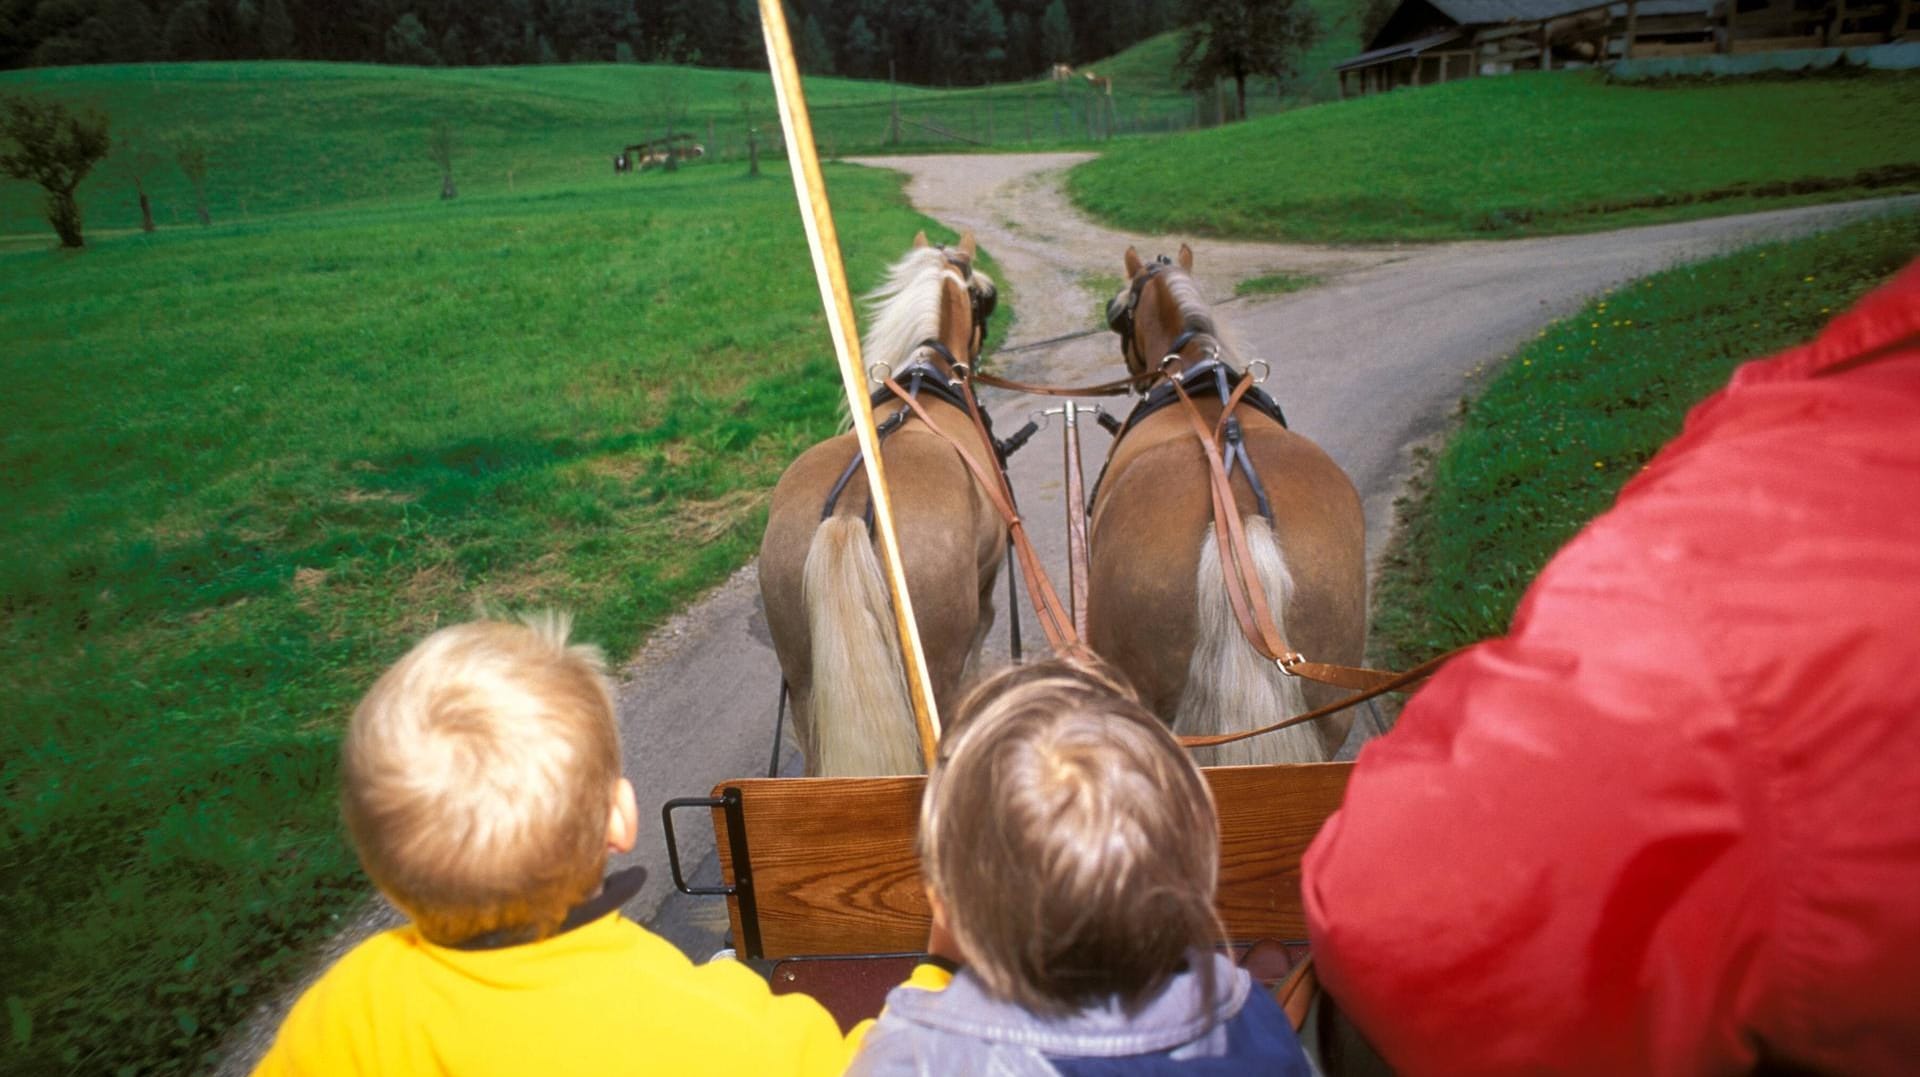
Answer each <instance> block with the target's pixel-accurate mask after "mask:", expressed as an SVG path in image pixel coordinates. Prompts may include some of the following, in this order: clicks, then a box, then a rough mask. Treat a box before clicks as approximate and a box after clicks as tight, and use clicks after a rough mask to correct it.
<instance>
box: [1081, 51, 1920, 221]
mask: <svg viewBox="0 0 1920 1077" xmlns="http://www.w3.org/2000/svg"><path fill="white" fill-rule="evenodd" d="M1068 189H1069V191H1070V193H1071V194H1072V196H1073V198H1074V200H1075V201H1076V202H1077V203H1078V204H1079V205H1080V206H1081V207H1082V208H1083V209H1085V210H1087V211H1088V212H1090V213H1093V214H1095V215H1098V216H1100V217H1102V218H1104V219H1106V220H1109V221H1111V222H1113V223H1114V224H1116V225H1119V226H1121V227H1125V228H1130V229H1135V230H1138V231H1143V232H1166V231H1182V232H1192V233H1199V234H1203V235H1220V236H1238V237H1245V238H1260V239H1291V240H1305V241H1311V242H1332V243H1339V242H1399V241H1405V240H1442V239H1466V238H1474V237H1499V236H1518V235H1531V234H1541V233H1559V232H1579V231H1593V230H1598V229H1603V228H1617V227H1622V226H1625V225H1630V224H1644V223H1650V222H1654V221H1661V220H1679V219H1687V218H1694V217H1706V216H1718V215H1722V214H1728V213H1740V212H1747V211H1751V210H1757V209H1768V208H1776V207H1780V206H1787V205H1796V204H1801V203H1805V202H1812V201H1836V200H1841V199H1849V198H1864V197H1871V196H1874V195H1883V194H1895V193H1903V192H1908V191H1915V190H1920V77H1916V76H1914V75H1913V74H1911V73H1902V74H1897V75H1896V74H1862V75H1839V76H1829V77H1822V78H1767V79H1751V80H1745V81H1728V82H1710V83H1709V82H1694V83H1667V84H1658V85H1652V84H1649V85H1639V84H1614V83H1609V82H1607V81H1606V80H1604V79H1603V78H1601V77H1598V76H1596V75H1594V74H1592V73H1588V72H1556V73H1548V74H1539V73H1533V74H1518V75H1513V76H1511V77H1505V78H1485V79H1469V80H1463V81H1460V82H1452V83H1446V84H1443V85H1439V86H1429V87H1423V88H1420V89H1417V90H1404V91H1399V92H1395V93H1390V94H1382V95H1376V96H1371V97H1364V98H1357V99H1353V100H1349V101H1342V102H1338V103H1332V104H1326V105H1320V106H1316V107H1313V108H1304V109H1295V110H1293V111H1290V112H1286V113H1283V114H1280V115H1276V116H1268V117H1263V118H1256V119H1254V120H1251V121H1249V122H1248V123H1246V124H1240V125H1234V126H1230V127H1224V128H1216V129H1213V130H1208V131H1195V132H1190V133H1186V134H1181V135H1175V136H1171V137H1168V138H1166V139H1159V140H1153V141H1141V140H1132V141H1128V142H1125V143H1121V144H1116V145H1115V146H1113V147H1112V148H1111V149H1109V150H1108V151H1106V152H1105V153H1103V154H1102V155H1101V157H1100V158H1099V159H1098V160H1094V161H1089V162H1087V163H1086V164H1084V165H1081V166H1080V167H1078V168H1076V169H1074V170H1073V172H1072V173H1071V174H1070V177H1069V181H1068Z"/></svg>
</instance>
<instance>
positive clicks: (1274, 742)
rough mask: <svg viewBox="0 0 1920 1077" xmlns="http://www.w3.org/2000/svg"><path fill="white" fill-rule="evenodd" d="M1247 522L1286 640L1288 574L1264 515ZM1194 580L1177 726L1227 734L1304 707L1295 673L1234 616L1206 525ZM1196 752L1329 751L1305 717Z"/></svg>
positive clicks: (1239, 759) (1288, 756) (1252, 755)
mask: <svg viewBox="0 0 1920 1077" xmlns="http://www.w3.org/2000/svg"><path fill="white" fill-rule="evenodd" d="M1244 523H1245V526H1246V533H1247V547H1248V549H1249V551H1250V552H1251V553H1252V554H1253V563H1254V568H1255V570H1256V571H1257V572H1258V573H1259V576H1260V585H1261V587H1262V588H1263V589H1264V590H1265V592H1266V596H1267V606H1268V608H1269V609H1271V610H1272V611H1273V619H1274V622H1275V625H1276V627H1278V628H1279V629H1280V635H1281V638H1282V639H1286V638H1288V636H1287V625H1286V608H1287V602H1288V600H1289V599H1290V598H1291V597H1292V596H1293V576H1292V574H1291V573H1289V572H1288V571H1287V562H1286V559H1285V558H1284V557H1283V556H1282V555H1281V553H1280V544H1279V543H1277V542H1275V541H1274V538H1273V529H1272V528H1271V527H1270V526H1268V524H1267V521H1266V520H1265V519H1264V518H1263V517H1260V516H1249V517H1247V518H1246V519H1245V521H1244ZM1194 583H1195V588H1194V589H1195V591H1196V593H1197V597H1198V610H1197V612H1198V614H1199V623H1198V625H1197V628H1198V629H1199V632H1198V638H1197V639H1196V640H1195V641H1194V647H1193V658H1192V660H1191V661H1190V662H1189V663H1188V665H1187V686H1186V689H1185V690H1184V691H1183V692H1182V693H1181V695H1180V709H1179V711H1178V712H1177V714H1176V715H1175V718H1174V723H1173V727H1174V732H1176V733H1179V734H1182V735H1209V734H1215V733H1232V732H1237V731H1239V730H1242V729H1252V728H1254V727H1256V726H1263V725H1267V724H1269V723H1271V722H1277V721H1279V720H1280V719H1282V718H1287V717H1292V716H1293V715H1296V714H1301V713H1304V712H1305V711H1306V709H1307V701H1306V696H1305V695H1304V694H1303V693H1302V692H1301V691H1300V679H1299V678H1298V677H1289V676H1287V675H1286V674H1284V673H1282V672H1280V670H1279V669H1278V667H1276V666H1275V665H1274V664H1273V663H1272V662H1271V661H1268V660H1267V659H1265V658H1262V657H1261V656H1260V652H1258V651H1256V650H1254V649H1253V646H1252V645H1251V644H1249V643H1248V642H1247V638H1246V636H1245V635H1244V634H1243V633H1242V632H1241V631H1240V621H1239V619H1238V618H1236V617H1235V616H1234V615H1233V605H1232V601H1231V600H1230V599H1229V598H1228V597H1227V585H1226V580H1225V579H1224V578H1223V577H1222V576H1221V573H1220V544H1219V542H1218V541H1217V538H1216V536H1215V535H1214V532H1213V529H1212V528H1211V527H1210V528H1208V529H1207V538H1206V541H1205V542H1204V543H1203V544H1202V545H1201V548H1200V568H1199V570H1198V575H1197V577H1196V578H1195V581H1194ZM1194 758H1195V759H1196V760H1197V761H1198V762H1200V763H1202V764H1204V765H1214V766H1231V765H1238V764H1246V763H1318V762H1322V761H1324V760H1325V759H1326V758H1327V750H1326V746H1325V745H1324V744H1323V743H1322V742H1321V739H1320V734H1319V732H1318V731H1316V730H1314V729H1313V728H1311V723H1309V724H1307V725H1295V726H1288V727H1287V728H1285V729H1282V730H1279V731H1277V732H1273V733H1268V734H1265V735H1264V736H1259V737H1254V738H1252V739H1250V740H1242V741H1235V742H1234V743H1232V744H1223V745H1221V746H1219V747H1217V748H1202V749H1199V750H1197V751H1195V752H1194Z"/></svg>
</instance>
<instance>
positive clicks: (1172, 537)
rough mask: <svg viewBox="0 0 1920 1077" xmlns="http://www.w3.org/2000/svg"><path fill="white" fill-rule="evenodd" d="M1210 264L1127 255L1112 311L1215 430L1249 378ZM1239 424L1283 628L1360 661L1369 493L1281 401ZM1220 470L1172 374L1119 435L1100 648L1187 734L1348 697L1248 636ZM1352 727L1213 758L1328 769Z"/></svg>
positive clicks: (1298, 646)
mask: <svg viewBox="0 0 1920 1077" xmlns="http://www.w3.org/2000/svg"><path fill="white" fill-rule="evenodd" d="M1192 268H1193V252H1192V251H1191V250H1189V249H1188V248H1187V247H1186V246H1184V245H1182V246H1181V248H1180V257H1179V260H1178V261H1177V262H1173V261H1169V260H1167V259H1166V258H1164V257H1162V258H1160V259H1159V260H1157V261H1155V262H1153V263H1151V264H1149V263H1143V262H1142V261H1141V260H1140V256H1139V254H1138V253H1136V252H1135V251H1134V250H1133V248H1131V247H1129V248H1127V253H1126V271H1127V282H1128V283H1127V287H1126V288H1125V289H1123V290H1122V291H1121V292H1120V294H1119V295H1118V296H1116V297H1115V299H1114V300H1113V302H1112V303H1111V304H1110V305H1109V306H1108V311H1107V313H1108V323H1109V325H1110V326H1111V327H1112V328H1113V329H1114V331H1115V332H1117V333H1119V334H1120V337H1121V345H1122V350H1123V352H1124V353H1125V357H1126V362H1127V369H1128V370H1129V371H1131V372H1132V373H1133V374H1135V375H1136V376H1137V375H1141V374H1143V373H1145V372H1148V371H1152V370H1155V369H1164V370H1165V371H1166V372H1167V373H1168V374H1169V375H1173V374H1178V375H1180V377H1181V379H1182V380H1181V384H1182V385H1183V386H1184V387H1185V388H1186V389H1187V391H1188V393H1189V395H1190V396H1192V398H1193V401H1194V404H1195V405H1196V406H1197V407H1198V409H1199V411H1200V413H1201V415H1202V417H1203V418H1204V420H1205V424H1206V427H1207V429H1208V430H1209V431H1212V430H1214V429H1215V428H1216V425H1217V424H1218V421H1219V418H1220V413H1221V410H1222V408H1223V405H1224V403H1225V400H1224V397H1225V390H1226V389H1227V388H1230V387H1231V386H1233V385H1235V384H1237V383H1238V380H1239V377H1240V375H1241V374H1242V373H1244V372H1245V368H1244V367H1242V366H1241V365H1240V363H1239V361H1238V358H1237V356H1236V354H1235V352H1234V349H1233V348H1232V346H1231V345H1230V344H1229V343H1228V342H1227V341H1226V340H1224V339H1222V337H1221V335H1220V330H1219V328H1218V327H1217V326H1216V324H1215V322H1214V320H1213V315H1212V312H1211V310H1210V308H1209V307H1208V305H1207V304H1206V302H1205V301H1204V300H1203V299H1202V298H1201V296H1200V291H1199V289H1198V288H1197V287H1196V286H1195V284H1194V282H1193V278H1192V276H1191V275H1190V271H1191V270H1192ZM1234 416H1235V418H1236V419H1237V420H1238V426H1239V428H1240V433H1241V437H1242V441H1241V444H1242V446H1243V447H1244V449H1245V458H1246V464H1245V466H1239V465H1235V466H1233V468H1232V485H1233V492H1234V496H1235V498H1236V499H1237V501H1238V506H1237V511H1238V512H1239V513H1240V514H1241V517H1242V519H1243V520H1244V526H1245V529H1246V534H1247V543H1248V546H1249V548H1250V550H1251V552H1252V554H1253V561H1254V563H1255V565H1256V566H1257V569H1258V574H1259V576H1260V581H1261V584H1262V587H1263V590H1264V592H1265V595H1266V598H1267V603H1268V605H1269V607H1270V608H1271V609H1272V611H1273V617H1274V621H1275V622H1276V627H1278V628H1279V630H1280V633H1281V636H1282V638H1283V639H1284V640H1285V641H1286V642H1287V643H1288V644H1290V645H1291V646H1292V648H1293V649H1294V650H1295V651H1298V652H1300V653H1301V654H1304V655H1306V656H1307V657H1308V658H1311V659H1313V660H1315V661H1320V662H1332V663H1339V664H1343V665H1357V664H1359V661H1360V658H1361V652H1362V650H1363V649H1364V648H1365V643H1366V621H1367V617H1366V612H1367V605H1366V600H1367V577H1366V524H1365V519H1364V517H1363V516H1362V514H1361V510H1360V496H1359V494H1358V493H1357V492H1356V491H1355V490H1354V488H1353V482H1352V480H1350V479H1348V478H1347V475H1346V473H1345V472H1343V471H1341V470H1340V467H1339V465H1337V464H1335V463H1334V462H1333V460H1332V459H1331V458H1330V457H1328V456H1327V454H1326V453H1325V452H1324V451H1322V450H1321V448H1320V447H1319V446H1318V445H1315V444H1314V443H1313V442H1311V441H1309V440H1307V439H1306V438H1304V437H1301V436H1300V435H1298V434H1295V433H1293V432H1292V431H1290V430H1288V429H1287V428H1286V427H1285V425H1283V422H1282V420H1281V418H1280V410H1279V407H1278V405H1276V404H1273V403H1272V402H1271V399H1270V398H1267V397H1265V394H1264V393H1249V394H1248V396H1247V398H1246V399H1245V400H1243V401H1242V402H1241V403H1240V404H1239V405H1238V406H1237V407H1236V408H1235V409H1234ZM1228 449H1231V445H1230V444H1229V445H1226V446H1224V447H1223V455H1228V452H1227V450H1228ZM1231 458H1233V459H1237V458H1238V454H1237V453H1233V454H1231ZM1207 476H1208V471H1207V463H1206V458H1205V455H1204V451H1203V449H1202V448H1201V445H1200V441H1199V438H1198V437H1197V435H1196V433H1195V431H1194V429H1193V424H1192V421H1191V419H1190V417H1189V415H1188V414H1187V412H1186V406H1185V405H1184V404H1182V403H1180V401H1179V400H1178V399H1177V397H1175V395H1174V392H1173V385H1172V384H1170V382H1168V381H1162V382H1160V383H1158V384H1157V385H1156V386H1155V387H1154V388H1153V389H1152V390H1151V391H1150V392H1148V394H1147V395H1146V397H1145V398H1144V399H1143V400H1142V401H1141V402H1140V404H1139V405H1138V406H1136V407H1135V409H1134V412H1133V415H1132V416H1130V417H1129V419H1128V421H1127V425H1126V427H1125V428H1124V429H1123V430H1122V431H1121V433H1120V435H1119V436H1118V438H1117V439H1116V440H1115V442H1114V446H1113V450H1112V452H1111V453H1110V454H1109V456H1108V457H1107V467H1106V470H1105V472H1104V473H1103V475H1102V477H1101V481H1100V484H1099V488H1098V489H1097V491H1096V492H1095V496H1094V501H1093V508H1092V514H1093V519H1092V524H1091V528H1090V535H1089V541H1090V544H1091V547H1092V563H1091V566H1090V572H1089V583H1088V601H1087V608H1088V621H1089V630H1090V634H1091V636H1092V638H1091V639H1090V640H1089V643H1090V644H1091V645H1092V647H1093V649H1094V650H1095V651H1096V652H1098V653H1099V654H1100V655H1101V656H1102V657H1104V658H1106V659H1107V660H1108V661H1109V662H1112V663H1113V664H1114V665H1115V666H1116V667H1117V668H1119V669H1122V670H1125V671H1126V672H1127V673H1128V674H1129V675H1130V676H1131V677H1132V678H1133V680H1134V683H1135V685H1136V686H1137V687H1138V688H1139V690H1140V692H1141V694H1142V695H1143V696H1144V697H1145V698H1146V700H1147V702H1148V704H1149V705H1150V706H1152V707H1153V708H1154V710H1155V711H1156V712H1157V713H1158V714H1159V715H1160V716H1161V717H1162V718H1165V719H1167V720H1168V721H1170V722H1172V723H1173V726H1174V730H1175V732H1178V733H1181V734H1210V733H1227V732H1234V731H1239V730H1245V729H1252V728H1255V727H1257V726H1260V725H1265V724H1267V723H1270V722H1274V721H1277V720H1279V719H1280V718H1282V717H1285V716H1290V715H1294V714H1300V713H1302V712H1304V711H1305V710H1307V709H1308V708H1309V707H1310V706H1320V705H1321V704H1324V703H1330V702H1333V701H1334V700H1336V699H1338V698H1340V697H1341V695H1342V694H1343V693H1342V691H1341V690H1340V689H1336V688H1330V687H1328V686H1326V685H1320V684H1315V683H1311V682H1307V681H1303V680H1301V679H1300V678H1298V677H1294V676H1292V675H1291V674H1287V673H1283V672H1282V671H1281V670H1280V669H1278V668H1277V667H1276V665H1275V663H1274V662H1272V661H1270V660H1268V659H1266V658H1263V657H1261V655H1260V653H1259V652H1258V651H1256V650H1255V649H1254V647H1253V646H1252V645H1251V644H1250V643H1249V642H1248V641H1247V639H1246V637H1245V636H1244V635H1243V633H1242V631H1241V628H1240V624H1239V621H1238V620H1237V619H1236V618H1235V615H1234V612H1233V609H1232V606H1231V604H1230V602H1229V599H1228V596H1227V592H1226V584H1225V581H1224V577H1223V576H1222V573H1221V564H1220V547H1219V544H1218V543H1217V541H1216V540H1215V536H1214V533H1213V510H1212V502H1211V500H1210V498H1209V492H1208V490H1209V488H1208V478H1207ZM1351 720H1352V719H1351V718H1350V717H1330V718H1324V719H1321V720H1320V721H1319V722H1317V723H1314V725H1315V726H1317V727H1318V728H1310V727H1303V726H1293V727H1290V728H1288V729H1286V730H1282V731H1280V732H1278V733H1272V734H1267V735H1265V736H1261V737H1255V738H1253V739H1251V740H1245V741H1240V742H1238V743H1235V744H1229V745H1224V746H1222V747H1219V748H1213V749H1206V750H1203V751H1202V752H1200V753H1198V754H1199V755H1200V756H1201V758H1202V761H1203V762H1210V763H1270V762H1311V761H1316V760H1322V759H1327V758H1330V757H1331V755H1332V753H1333V752H1334V751H1335V750H1337V749H1338V748H1339V746H1340V744H1341V742H1342V741H1344V740H1345V739H1346V734H1347V727H1348V725H1349V723H1350V722H1351Z"/></svg>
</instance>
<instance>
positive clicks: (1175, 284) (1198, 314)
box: [1160, 270, 1240, 366]
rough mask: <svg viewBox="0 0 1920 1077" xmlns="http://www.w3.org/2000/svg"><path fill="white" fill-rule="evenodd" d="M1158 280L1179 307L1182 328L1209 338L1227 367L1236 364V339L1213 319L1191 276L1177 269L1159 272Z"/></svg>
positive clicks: (1237, 364) (1237, 363) (1237, 362)
mask: <svg viewBox="0 0 1920 1077" xmlns="http://www.w3.org/2000/svg"><path fill="white" fill-rule="evenodd" d="M1160 280H1161V282H1162V283H1163V284H1165V285H1166V286H1167V294H1168V295H1170V296H1172V297H1173V302H1174V304H1175V305H1176V306H1178V307H1179V308H1180V317H1181V318H1182V319H1183V320H1184V321H1185V328H1186V329H1192V330H1194V331H1195V332H1197V333H1201V334H1204V335H1206V336H1208V337H1210V338H1212V340H1213V342H1214V345H1215V347H1217V348H1218V349H1219V359H1220V360H1221V361H1222V362H1224V363H1226V364H1228V365H1229V366H1239V365H1240V348H1239V346H1238V342H1237V341H1235V340H1234V339H1233V337H1232V335H1231V334H1230V333H1228V332H1227V331H1225V330H1222V329H1221V328H1220V324H1219V323H1218V322H1216V321H1214V320H1213V308H1212V307H1211V306H1209V305H1208V304H1207V300H1206V298H1205V297H1204V296H1202V295H1201V294H1200V286H1199V285H1197V284H1195V283H1194V282H1193V277H1192V276H1191V275H1189V274H1188V273H1187V272H1186V271H1185V270H1181V271H1179V272H1177V273H1162V274H1161V275H1160Z"/></svg>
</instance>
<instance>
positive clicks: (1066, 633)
mask: <svg viewBox="0 0 1920 1077" xmlns="http://www.w3.org/2000/svg"><path fill="white" fill-rule="evenodd" d="M962 384H963V385H964V383H962ZM886 386H887V388H889V389H892V390H893V392H894V394H895V395H896V396H898V397H899V398H900V399H901V401H902V402H904V403H905V404H906V406H907V407H909V408H911V409H913V414H914V415H915V416H916V417H917V418H919V420H920V421H921V422H922V423H925V424H926V427H927V429H928V430H931V431H932V432H933V433H935V434H937V435H939V436H940V439H941V440H943V441H945V442H946V443H947V444H948V445H951V446H953V451H954V452H956V453H958V454H960V461H961V463H963V464H965V465H966V467H967V470H968V471H971V472H973V477H974V480H975V481H976V482H978V483H979V485H980V489H981V490H982V491H983V492H984V493H985V494H986V495H987V501H988V502H989V503H991V504H992V505H993V507H994V511H996V512H998V513H999V514H1000V518H1001V519H1002V520H1005V521H1006V524H1007V535H1008V537H1009V538H1011V539H1012V540H1013V549H1014V553H1015V555H1016V556H1017V557H1018V558H1019V560H1020V570H1021V572H1022V573H1024V574H1025V576H1026V583H1027V597H1028V598H1029V599H1030V600H1031V601H1032V602H1033V612H1034V616H1035V617H1036V618H1037V619H1038V620H1039V622H1040V630H1041V631H1042V632H1044V633H1046V636H1047V643H1048V644H1049V645H1051V646H1052V647H1053V651H1054V653H1055V654H1059V655H1067V654H1076V653H1081V652H1083V651H1084V650H1085V647H1084V645H1083V644H1082V643H1081V642H1080V636H1079V634H1078V633H1077V632H1075V631H1074V627H1073V614H1072V613H1071V612H1069V611H1068V610H1067V608H1066V604H1065V603H1063V602H1061V601H1060V595H1059V593H1058V592H1056V591H1055V590H1054V589H1053V581H1052V580H1051V579H1049V578H1048V576H1047V573H1046V570H1045V569H1043V568H1042V567H1041V565H1040V556H1039V554H1037V553H1035V552H1034V549H1033V543H1032V541H1031V540H1029V539H1028V537H1027V529H1026V525H1025V524H1024V523H1023V522H1022V521H1021V519H1020V513H1019V510H1018V509H1016V508H1015V507H1014V504H1013V492H1012V490H1011V489H1010V488H1009V487H1008V486H1007V484H1006V476H1005V475H1004V474H1002V473H1001V472H1000V470H999V469H998V468H993V469H989V468H987V467H986V466H985V465H983V464H981V463H980V461H979V460H977V459H975V458H974V454H973V453H971V452H969V451H968V450H967V447H966V446H965V445H962V444H961V443H960V441H959V439H957V438H955V437H954V436H953V435H952V434H949V433H947V432H946V431H945V430H943V429H941V428H940V424H939V423H936V422H934V421H933V416H932V415H929V414H928V413H927V409H926V407H925V405H923V404H921V403H920V401H918V400H916V399H914V397H913V396H912V395H910V394H908V393H907V392H906V391H905V390H904V389H902V388H901V387H900V386H899V385H898V384H896V383H895V382H894V380H893V378H892V377H891V376H889V377H888V378H887V379H886ZM964 394H965V396H966V399H967V402H968V405H969V407H968V410H969V412H970V414H971V416H972V418H973V421H974V427H975V429H976V430H978V431H980V432H981V434H982V438H983V440H987V439H986V438H985V426H984V424H983V423H981V421H980V412H979V407H978V405H976V404H974V403H973V392H972V390H971V389H966V390H964ZM987 443H988V444H991V441H990V440H987Z"/></svg>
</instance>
